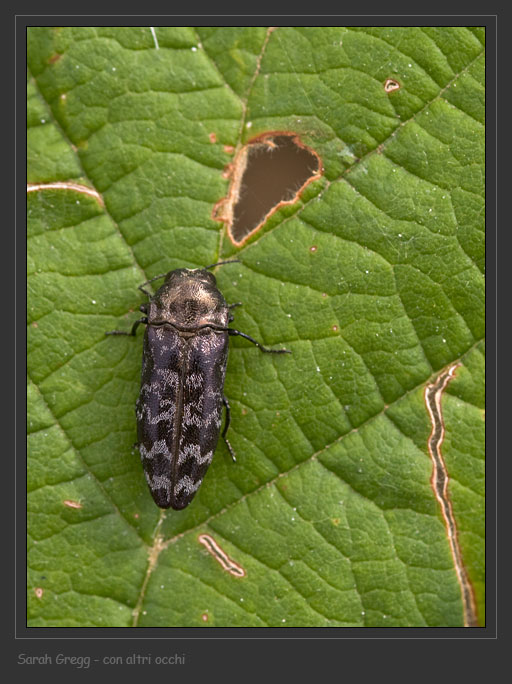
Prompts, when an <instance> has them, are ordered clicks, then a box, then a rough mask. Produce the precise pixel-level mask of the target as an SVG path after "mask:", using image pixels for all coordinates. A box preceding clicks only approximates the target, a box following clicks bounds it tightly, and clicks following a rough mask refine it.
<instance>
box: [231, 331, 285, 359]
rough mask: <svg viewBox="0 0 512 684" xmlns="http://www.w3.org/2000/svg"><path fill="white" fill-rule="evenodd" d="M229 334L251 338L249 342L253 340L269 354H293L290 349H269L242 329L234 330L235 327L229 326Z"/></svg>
mask: <svg viewBox="0 0 512 684" xmlns="http://www.w3.org/2000/svg"><path fill="white" fill-rule="evenodd" d="M228 334H229V335H238V336H239V337H243V338H244V339H246V340H249V342H252V343H253V344H255V345H256V346H257V347H258V349H260V350H261V351H262V352H265V353H267V354H291V351H290V350H289V349H269V348H268V347H264V346H263V345H262V344H260V343H259V342H257V341H256V340H255V339H254V338H253V337H251V336H250V335H246V334H245V333H243V332H240V330H234V329H233V328H228Z"/></svg>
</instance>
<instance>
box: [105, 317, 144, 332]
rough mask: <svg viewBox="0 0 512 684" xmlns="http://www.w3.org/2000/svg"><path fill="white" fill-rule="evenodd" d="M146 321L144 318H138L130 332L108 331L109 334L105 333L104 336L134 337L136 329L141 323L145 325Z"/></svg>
mask: <svg viewBox="0 0 512 684" xmlns="http://www.w3.org/2000/svg"><path fill="white" fill-rule="evenodd" d="M147 322H148V319H147V318H146V317H145V316H144V318H139V320H138V321H135V323H134V324H133V325H132V329H131V330H130V332H126V330H109V332H106V333H105V335H133V336H135V333H136V331H137V328H138V327H139V325H140V324H141V323H144V324H147Z"/></svg>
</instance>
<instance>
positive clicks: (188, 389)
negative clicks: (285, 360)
mask: <svg viewBox="0 0 512 684" xmlns="http://www.w3.org/2000/svg"><path fill="white" fill-rule="evenodd" d="M229 263H236V262H235V261H221V262H219V263H218V264H212V265H211V266H207V267H206V268H197V269H188V268H178V269H176V270H174V271H170V272H169V273H167V274H162V275H159V276H156V277H155V278H152V279H151V280H148V281H146V282H145V283H143V284H142V285H141V286H140V287H139V289H140V290H142V292H144V294H146V295H147V296H148V297H149V302H148V303H147V304H142V305H141V307H140V310H141V311H142V312H143V313H144V314H145V316H144V318H141V319H139V320H138V321H135V323H134V324H133V327H132V330H131V332H129V333H128V332H123V331H121V330H113V331H111V332H109V333H106V334H107V335H135V332H136V330H137V327H138V326H139V324H140V323H144V324H145V325H146V326H147V327H146V332H145V335H144V350H143V355H142V378H141V388H140V394H139V398H138V399H137V404H136V411H135V412H136V415H137V436H138V447H139V450H140V455H141V459H142V465H143V467H144V473H145V475H146V480H147V482H148V485H149V489H150V491H151V494H152V496H153V499H154V500H155V503H156V504H157V506H160V508H170V507H171V508H174V509H176V510H180V509H182V508H185V507H186V506H188V504H189V503H190V502H191V501H192V499H193V498H194V495H195V493H196V492H197V490H198V489H199V486H200V484H201V482H202V481H203V478H204V476H205V473H206V470H207V469H208V466H209V465H210V463H211V461H212V458H213V454H214V452H215V448H216V446H217V441H218V439H219V433H220V426H221V415H222V405H223V404H224V406H225V407H226V423H225V427H224V430H223V432H222V437H223V439H224V441H225V442H226V445H227V447H228V449H229V452H230V454H231V456H232V457H233V460H234V459H235V455H234V452H233V449H232V447H231V445H230V443H229V442H228V440H227V439H226V432H227V429H228V427H229V422H230V411H229V404H228V401H227V399H226V397H225V396H224V394H223V389H224V379H225V376H226V364H227V359H228V336H229V335H239V336H241V337H244V338H245V339H247V340H249V341H250V342H252V343H253V344H255V345H256V346H257V347H258V348H259V349H260V350H261V351H262V352H270V353H274V354H283V353H290V352H289V351H288V350H287V349H267V348H266V347H264V346H263V345H261V344H260V343H259V342H256V340H254V339H253V338H252V337H249V335H246V334H245V333H242V332H240V331H238V330H234V329H233V328H228V324H229V323H230V322H231V321H232V320H233V316H232V315H231V313H230V309H231V308H233V307H235V306H237V304H232V305H231V306H228V305H227V304H226V300H225V299H224V297H223V296H222V294H221V292H220V291H219V289H218V288H217V281H216V280H215V276H214V275H213V273H210V272H209V271H208V270H207V269H209V268H213V267H214V266H220V265H223V264H229ZM163 277H165V281H164V284H163V285H162V287H161V288H160V289H159V290H158V291H157V292H156V294H155V295H153V296H151V294H150V293H149V292H147V291H146V290H145V289H144V285H147V284H148V283H150V282H152V281H153V280H157V279H158V278H163Z"/></svg>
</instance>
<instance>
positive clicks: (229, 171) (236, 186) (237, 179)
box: [212, 131, 324, 247]
mask: <svg viewBox="0 0 512 684" xmlns="http://www.w3.org/2000/svg"><path fill="white" fill-rule="evenodd" d="M279 136H283V137H287V138H291V140H292V142H293V143H294V144H295V145H297V147H300V148H302V149H303V150H306V151H307V152H309V153H310V154H311V155H313V156H314V157H316V158H317V161H318V167H317V171H316V173H314V174H313V175H312V176H310V177H309V178H308V179H307V180H306V182H305V183H303V184H302V185H301V187H300V188H299V189H298V190H297V192H296V193H295V194H294V196H293V197H292V198H290V199H288V200H282V201H281V202H278V204H276V205H275V206H274V207H273V208H272V209H271V210H270V211H269V212H267V213H266V214H265V216H264V217H263V218H262V220H261V221H260V222H259V223H258V225H257V226H255V227H254V228H253V229H252V230H251V231H249V232H248V233H247V235H245V236H244V237H243V239H242V240H236V239H235V236H234V235H233V234H232V232H231V227H232V225H233V219H234V213H235V212H234V209H235V205H236V204H237V202H238V200H239V199H240V188H241V185H242V179H243V176H244V173H245V169H246V167H247V161H248V158H249V155H248V150H249V149H250V148H251V147H254V146H255V145H258V144H263V145H268V146H269V147H272V145H273V138H277V137H279ZM323 171H324V166H323V163H322V159H321V157H320V155H319V154H318V152H316V151H315V150H314V149H312V148H311V147H309V146H308V145H306V144H304V143H303V142H302V140H301V139H300V137H299V134H298V133H294V132H293V131H266V132H265V133H260V134H259V135H257V136H255V137H254V138H251V139H250V140H249V141H248V142H247V143H246V144H245V145H243V146H242V147H241V148H240V150H239V151H238V153H237V155H236V157H235V158H234V160H233V161H232V162H230V163H229V164H228V166H227V167H226V169H225V170H224V173H223V176H224V177H225V178H231V183H230V185H229V189H228V194H227V196H226V197H222V198H221V199H220V200H219V201H218V202H217V203H216V204H215V205H214V207H213V210H212V219H213V220H214V221H222V222H223V223H225V224H226V226H227V234H228V237H229V239H230V240H231V242H232V244H233V245H234V246H235V247H241V246H242V245H244V244H245V243H246V242H247V240H249V238H250V237H252V235H254V234H255V233H257V232H258V230H260V228H261V227H262V226H263V225H264V224H265V222H266V221H267V220H268V219H269V218H270V217H271V216H272V215H273V214H275V212H276V211H278V210H279V209H280V208H281V207H283V206H285V205H286V204H294V203H295V202H296V201H297V200H298V198H299V196H300V195H301V193H302V192H303V191H304V190H305V189H306V187H307V186H308V185H309V184H310V183H312V182H313V181H315V180H318V179H319V178H321V177H322V173H323Z"/></svg>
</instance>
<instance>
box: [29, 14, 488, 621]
mask: <svg viewBox="0 0 512 684" xmlns="http://www.w3.org/2000/svg"><path fill="white" fill-rule="evenodd" d="M483 44H484V33H483V30H482V29H479V28H449V27H438V28H434V27H425V28H398V27H387V28H371V27H370V28H341V27H338V28H327V27H321V28H287V27H282V28H276V29H273V30H271V29H266V28H262V27H260V28H248V27H240V28H220V27H217V28H213V27H210V28H209V27H201V28H198V29H192V28H182V27H168V28H156V29H155V32H154V35H153V34H152V32H151V30H150V29H149V28H148V27H141V28H119V27H117V28H116V27H110V28H108V27H103V28H87V27H75V28H66V27H58V28H46V27H37V28H31V29H30V30H29V34H28V65H29V79H28V182H29V183H30V184H31V185H30V186H29V190H30V192H29V193H28V200H27V201H28V231H29V232H28V292H29V297H28V345H29V357H28V374H29V386H28V407H29V408H28V412H29V413H28V416H29V437H28V446H29V467H28V526H29V549H28V565H29V576H28V605H29V618H28V619H29V625H30V626H132V625H137V626H308V625H312V626H458V625H462V624H463V623H464V605H463V602H462V599H461V587H460V585H459V582H458V579H457V572H456V567H455V565H456V564H455V561H454V556H453V553H452V550H451V547H450V543H449V538H448V535H447V526H446V523H445V520H444V518H443V515H442V512H441V508H440V505H439V502H438V500H437V499H436V496H435V494H434V491H433V488H432V486H431V482H430V478H431V474H432V460H431V457H430V453H429V447H428V442H429V435H430V433H431V431H432V423H431V418H430V415H429V413H428V411H427V406H426V403H425V388H426V387H427V386H428V385H430V384H432V383H433V382H434V381H435V379H436V378H437V377H438V376H439V375H440V374H441V373H443V372H445V371H446V370H447V369H449V368H451V367H453V366H454V365H456V364H459V366H458V368H457V370H456V371H455V375H454V377H453V379H452V380H450V382H449V383H448V384H447V386H446V388H445V391H444V392H443V393H442V396H441V397H440V401H441V411H442V416H443V421H444V428H445V432H444V442H443V443H442V444H441V446H440V449H441V452H442V455H443V458H444V462H445V464H446V469H447V472H448V474H449V477H450V480H449V485H448V497H449V500H450V502H451V507H452V510H453V516H454V520H455V523H456V527H457V538H458V543H459V545H460V551H461V554H462V559H463V564H464V570H465V572H466V573H467V576H468V578H469V581H470V583H471V586H472V588H473V591H474V596H475V600H476V606H477V613H478V622H479V624H481V625H483V624H484V621H485V617H484V578H485V575H484V567H483V562H484V539H483V535H484V504H483V502H484V499H483V497H484V469H483V456H484V434H483V430H484V427H483V425H484V423H483V417H484V414H483V411H484V390H483V386H484V385H483V383H484V371H483V360H484V347H483V338H484V274H483V271H484V233H483V230H484V196H483V192H484V129H483V124H484V47H483ZM388 79H392V80H393V81H396V82H397V83H398V84H399V85H400V88H399V89H396V90H394V91H392V92H386V88H385V84H386V82H387V80H388ZM265 131H293V132H295V133H297V134H298V135H300V137H301V139H302V140H303V141H304V143H305V144H306V145H308V146H310V147H311V148H313V149H314V150H315V151H316V152H317V153H318V154H319V155H320V157H321V159H322V161H323V166H324V174H323V177H322V178H321V179H320V180H317V181H315V182H314V183H312V184H311V185H310V186H308V188H307V189H306V190H305V192H304V193H303V195H302V197H301V199H300V200H299V201H298V202H296V203H295V205H293V206H287V207H283V208H281V209H279V210H278V211H277V212H276V213H275V214H274V215H273V216H272V217H271V218H270V219H269V220H268V221H267V223H266V224H265V226H263V228H262V229H261V230H260V231H259V232H258V233H257V234H256V235H255V236H254V237H253V238H251V240H250V241H248V243H247V244H246V245H245V246H244V247H242V248H241V249H235V248H234V247H233V245H232V244H231V243H230V241H229V239H228V237H227V235H226V232H225V229H224V227H223V226H222V224H220V223H219V222H217V221H214V220H213V219H212V217H211V212H212V209H213V206H214V205H215V203H216V202H218V201H219V200H220V199H221V198H222V197H224V196H225V195H226V193H227V190H228V183H229V181H228V179H227V178H226V177H225V174H223V170H224V168H225V167H226V165H227V164H228V163H230V162H231V161H232V159H233V149H235V150H236V149H237V148H238V147H239V146H240V145H241V144H244V143H246V142H247V141H248V140H250V139H251V138H252V137H254V136H256V135H258V134H260V133H263V132H265ZM212 134H214V135H212ZM212 141H213V142H212ZM63 184H64V185H63ZM233 255H236V256H237V257H238V258H240V260H241V262H242V263H241V264H236V265H233V264H232V265H227V266H224V267H223V268H221V269H219V270H218V271H217V273H216V276H217V279H218V282H219V286H220V288H221V290H222V292H223V293H224V295H225V297H226V299H227V301H228V302H237V301H241V302H243V304H244V306H243V307H240V308H238V309H237V310H236V321H235V323H234V324H233V325H236V327H237V329H239V330H242V331H244V332H245V333H247V334H249V335H251V336H253V337H255V338H257V339H258V340H260V341H261V342H263V343H264V344H268V345H280V344H284V345H285V346H286V347H288V348H289V349H291V350H292V352H293V354H292V355H291V356H275V357H272V356H266V355H262V354H260V352H259V351H258V349H257V348H255V347H253V346H252V345H249V344H248V343H247V342H246V341H244V340H241V339H235V340H234V341H232V343H231V351H230V360H229V365H228V374H227V380H226V388H225V392H226V395H227V396H228V397H229V400H230V403H231V407H232V423H231V428H230V441H231V443H232V444H233V447H234V448H235V451H236V452H237V455H238V460H237V463H236V464H235V465H234V464H233V463H232V462H231V460H230V458H229V456H228V454H227V451H226V449H225V447H224V445H223V444H222V443H220V444H219V447H218V449H217V453H216V456H215V458H214V461H213V463H212V465H211V467H210V469H209V471H208V473H207V476H206V478H205V480H204V482H203V484H202V485H201V488H200V491H199V492H198V494H197V496H196V498H195V499H194V501H193V503H192V504H191V505H190V506H189V507H188V508H186V509H185V510H184V511H180V512H176V511H172V510H171V511H167V512H165V513H160V512H159V510H158V509H157V508H156V507H155V505H154V503H153V501H152V499H151V496H150V494H149V492H148V490H147V486H146V483H145V480H144V476H143V472H142V466H141V463H140V459H139V455H138V453H137V451H136V450H135V449H134V448H133V443H134V441H135V439H136V430H135V416H134V405H135V399H136V397H137V394H138V386H139V378H140V366H141V359H140V356H141V346H142V345H141V335H138V336H137V338H136V339H132V338H128V337H127V338H123V337H116V338H112V337H105V332H106V331H108V330H112V329H116V328H122V329H126V330H129V328H130V325H131V323H132V322H133V321H134V320H135V319H136V318H137V317H138V314H137V312H138V306H139V304H140V303H141V302H142V297H141V296H140V292H139V291H138V290H137V286H138V285H139V284H140V283H142V282H143V281H145V280H147V279H149V278H151V277H153V276H155V275H158V274H160V273H165V272H167V271H169V270H172V269H174V268H177V267H189V268H196V267H200V266H205V265H207V264H210V263H214V262H215V261H217V260H219V259H222V258H228V257H231V256H233ZM202 535H208V537H207V538H206V539H211V540H213V546H212V545H211V543H210V546H209V547H208V548H209V549H210V551H209V550H208V548H207V545H205V544H204V543H201V539H202V540H203V541H204V539H205V538H204V537H202ZM230 563H231V565H230ZM233 563H234V565H233ZM236 567H240V568H243V574H244V576H243V577H240V576H237V575H236V572H235V570H233V568H235V569H236ZM230 569H231V572H230Z"/></svg>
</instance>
